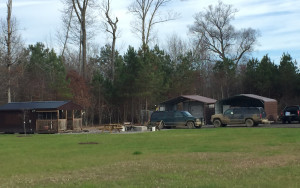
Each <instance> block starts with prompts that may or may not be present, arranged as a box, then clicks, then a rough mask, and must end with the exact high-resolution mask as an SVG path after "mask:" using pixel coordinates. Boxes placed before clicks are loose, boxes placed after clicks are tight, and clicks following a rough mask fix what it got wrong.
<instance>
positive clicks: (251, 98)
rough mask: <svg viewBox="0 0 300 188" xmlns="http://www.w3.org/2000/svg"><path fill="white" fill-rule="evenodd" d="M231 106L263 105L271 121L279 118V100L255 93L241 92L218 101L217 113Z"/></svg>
mask: <svg viewBox="0 0 300 188" xmlns="http://www.w3.org/2000/svg"><path fill="white" fill-rule="evenodd" d="M230 107H262V108H264V110H265V111H266V114H267V118H268V119H269V120H271V121H276V119H277V101H276V100H275V99H270V98H267V97H262V96H259V95H254V94H240V95H235V96H233V97H229V98H227V99H222V100H219V101H217V102H216V105H215V111H216V114H218V113H223V112H224V111H225V110H227V109H228V108H230Z"/></svg>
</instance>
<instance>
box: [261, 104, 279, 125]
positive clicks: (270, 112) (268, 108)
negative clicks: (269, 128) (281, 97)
mask: <svg viewBox="0 0 300 188" xmlns="http://www.w3.org/2000/svg"><path fill="white" fill-rule="evenodd" d="M264 106H265V112H266V114H267V118H268V120H270V121H276V120H277V116H278V109H277V108H278V107H277V102H265V105H264Z"/></svg>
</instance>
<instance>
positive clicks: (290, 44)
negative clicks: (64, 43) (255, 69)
mask: <svg viewBox="0 0 300 188" xmlns="http://www.w3.org/2000/svg"><path fill="white" fill-rule="evenodd" d="M99 1H100V0H99ZM131 2H132V0H112V5H111V9H112V13H113V15H114V16H117V17H118V18H119V23H118V28H119V29H120V35H119V36H120V37H119V38H118V40H117V48H118V50H119V51H121V52H125V51H126V49H127V48H128V46H129V45H131V46H134V47H136V48H138V47H139V46H140V41H139V38H137V37H136V35H135V34H133V33H132V32H131V31H132V29H131V26H130V22H131V21H132V19H133V17H132V15H130V14H129V13H128V9H127V8H128V6H129V5H130V3H131ZM223 2H224V3H225V4H231V5H233V7H234V8H236V9H238V12H237V13H236V15H235V20H234V21H233V25H234V26H235V27H236V28H237V29H241V28H249V27H251V28H253V29H256V30H259V32H260V35H261V36H260V37H259V38H258V41H259V45H258V46H256V48H255V51H254V52H253V53H252V56H253V57H255V58H258V59H259V60H260V59H261V58H262V57H263V56H264V55H266V54H268V55H269V57H270V58H271V60H272V61H274V62H275V63H276V64H279V62H280V58H281V56H282V54H283V53H289V54H290V55H291V56H292V58H293V59H295V60H297V62H300V19H299V18H300V0H223ZM217 3H218V0H173V1H171V2H170V3H169V5H168V7H164V8H163V9H162V11H170V10H172V11H175V12H177V13H180V17H179V18H178V19H177V20H175V21H170V22H167V23H164V24H161V25H157V26H156V27H155V30H156V31H157V33H158V36H159V38H158V39H157V40H156V41H157V42H158V43H159V45H160V46H164V45H166V44H165V42H166V39H167V38H168V37H169V36H170V35H173V34H176V35H178V36H180V37H181V38H182V39H186V40H188V39H189V29H188V27H189V26H190V25H192V24H193V22H194V15H195V14H196V13H198V12H200V11H203V10H204V9H205V8H207V7H208V5H211V4H212V5H216V4H217ZM62 9H63V7H62V4H61V2H60V0H13V15H14V17H16V19H17V20H18V23H19V29H20V31H19V32H20V34H21V35H22V38H23V40H24V41H25V44H26V45H29V44H35V43H36V42H43V43H45V44H46V45H47V46H49V47H55V46H56V45H57V43H56V42H55V41H56V33H57V31H58V30H59V29H60V28H61V12H60V11H61V10H62ZM0 18H1V19H3V20H5V18H6V0H0ZM158 31H159V32H158ZM94 41H97V43H99V44H100V45H101V46H103V45H105V44H106V43H107V42H109V41H108V39H107V37H106V36H105V35H104V34H103V33H101V30H100V29H99V34H98V36H97V37H95V39H94ZM298 65H299V63H298Z"/></svg>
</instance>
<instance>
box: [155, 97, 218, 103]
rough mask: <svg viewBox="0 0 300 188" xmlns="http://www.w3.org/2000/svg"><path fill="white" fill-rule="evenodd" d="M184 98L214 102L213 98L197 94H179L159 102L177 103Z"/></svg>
mask: <svg viewBox="0 0 300 188" xmlns="http://www.w3.org/2000/svg"><path fill="white" fill-rule="evenodd" d="M186 100H194V101H199V102H203V103H207V104H214V103H216V100H215V99H211V98H207V97H203V96H199V95H181V96H179V97H176V98H173V99H170V100H167V101H165V102H162V103H161V104H177V103H180V102H183V101H186Z"/></svg>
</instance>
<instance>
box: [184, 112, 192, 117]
mask: <svg viewBox="0 0 300 188" xmlns="http://www.w3.org/2000/svg"><path fill="white" fill-rule="evenodd" d="M183 114H184V115H185V116H187V117H193V116H192V114H190V113H189V112H187V111H183Z"/></svg>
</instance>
